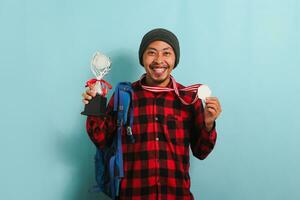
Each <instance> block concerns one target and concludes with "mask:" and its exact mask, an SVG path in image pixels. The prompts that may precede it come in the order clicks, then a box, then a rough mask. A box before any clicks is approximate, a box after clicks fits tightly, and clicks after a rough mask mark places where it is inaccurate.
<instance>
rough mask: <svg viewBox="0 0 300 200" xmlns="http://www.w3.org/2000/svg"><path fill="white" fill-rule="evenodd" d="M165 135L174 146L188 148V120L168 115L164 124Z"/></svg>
mask: <svg viewBox="0 0 300 200" xmlns="http://www.w3.org/2000/svg"><path fill="white" fill-rule="evenodd" d="M164 134H165V137H166V139H167V140H169V141H170V142H171V143H172V144H174V145H177V146H178V145H179V146H188V145H189V134H188V127H187V123H186V119H184V118H183V117H182V116H178V115H167V117H166V118H165V123H164Z"/></svg>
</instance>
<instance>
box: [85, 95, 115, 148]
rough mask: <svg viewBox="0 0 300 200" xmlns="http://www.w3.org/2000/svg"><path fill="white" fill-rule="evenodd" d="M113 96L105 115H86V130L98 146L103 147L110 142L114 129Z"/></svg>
mask: <svg viewBox="0 0 300 200" xmlns="http://www.w3.org/2000/svg"><path fill="white" fill-rule="evenodd" d="M113 100H114V96H112V97H111V99H110V101H109V103H108V105H107V111H106V115H105V116H101V117H96V116H88V117H87V120H86V131H87V133H88V136H89V138H90V139H91V140H92V142H93V143H94V144H95V145H96V146H97V147H98V148H104V147H105V145H107V144H109V143H110V142H111V139H112V136H113V135H114V134H115V130H116V115H115V113H114V112H113V105H114V101H113Z"/></svg>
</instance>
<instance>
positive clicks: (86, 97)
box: [82, 85, 96, 104]
mask: <svg viewBox="0 0 300 200" xmlns="http://www.w3.org/2000/svg"><path fill="white" fill-rule="evenodd" d="M95 96H96V90H95V85H91V86H90V87H89V88H88V89H87V90H86V91H85V92H84V93H82V102H83V103H84V104H88V103H89V102H90V100H91V99H92V98H93V97H95Z"/></svg>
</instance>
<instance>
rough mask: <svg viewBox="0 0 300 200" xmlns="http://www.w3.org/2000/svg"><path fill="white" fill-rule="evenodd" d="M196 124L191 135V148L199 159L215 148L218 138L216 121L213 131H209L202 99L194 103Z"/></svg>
mask: <svg viewBox="0 0 300 200" xmlns="http://www.w3.org/2000/svg"><path fill="white" fill-rule="evenodd" d="M193 123H194V126H193V130H192V135H191V149H192V152H193V155H194V156H195V157H197V158H198V159H201V160H203V159H205V158H206V157H207V156H208V155H209V154H210V152H211V151H212V150H213V148H214V146H215V144H216V139H217V131H216V128H215V127H216V123H214V126H213V128H212V130H211V131H209V132H208V131H207V130H206V128H205V123H204V109H203V106H202V102H201V100H198V101H197V102H196V103H195V104H194V122H193Z"/></svg>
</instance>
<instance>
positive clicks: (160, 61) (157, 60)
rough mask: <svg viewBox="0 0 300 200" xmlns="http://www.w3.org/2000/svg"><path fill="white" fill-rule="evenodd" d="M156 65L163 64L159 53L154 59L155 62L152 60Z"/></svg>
mask: <svg viewBox="0 0 300 200" xmlns="http://www.w3.org/2000/svg"><path fill="white" fill-rule="evenodd" d="M154 61H155V62H156V63H157V64H162V63H163V58H162V55H161V53H158V54H157V56H156V57H155V60H154Z"/></svg>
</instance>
